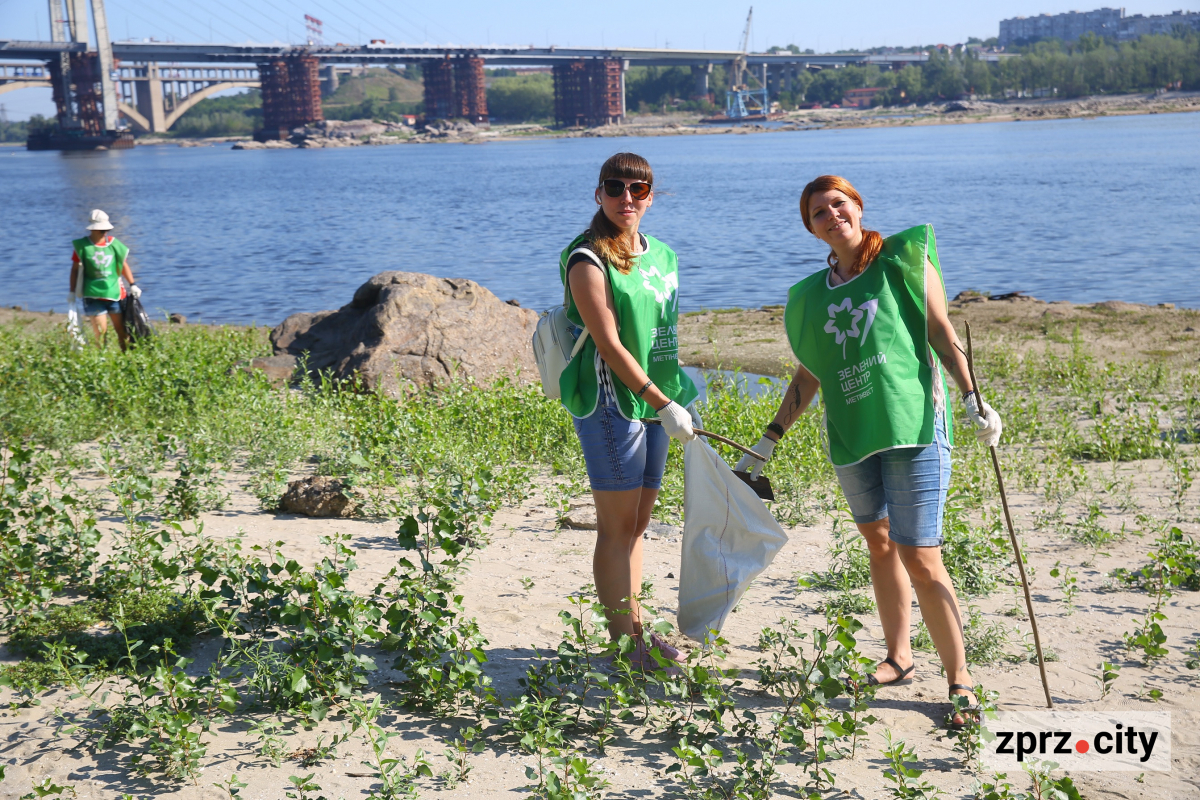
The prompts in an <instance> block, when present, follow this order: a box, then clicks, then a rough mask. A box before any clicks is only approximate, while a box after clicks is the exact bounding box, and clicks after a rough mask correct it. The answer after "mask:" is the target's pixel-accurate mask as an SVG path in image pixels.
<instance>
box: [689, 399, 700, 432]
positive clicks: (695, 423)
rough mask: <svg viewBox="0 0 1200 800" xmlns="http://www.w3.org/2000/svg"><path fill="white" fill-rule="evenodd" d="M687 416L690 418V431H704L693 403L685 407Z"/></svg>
mask: <svg viewBox="0 0 1200 800" xmlns="http://www.w3.org/2000/svg"><path fill="white" fill-rule="evenodd" d="M687 412H688V415H689V416H690V417H691V418H692V430H695V429H696V428H699V429H700V430H704V420H702V419H700V414H699V413H698V412H697V411H696V404H695V402H693V403H692V404H691V405H690V406H688V407H687Z"/></svg>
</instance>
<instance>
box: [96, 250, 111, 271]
mask: <svg viewBox="0 0 1200 800" xmlns="http://www.w3.org/2000/svg"><path fill="white" fill-rule="evenodd" d="M92 260H93V261H95V262H96V266H98V267H100V268H101V269H108V268H109V267H111V266H112V263H113V254H112V253H110V252H108V251H107V250H96V251H94V252H93V253H92Z"/></svg>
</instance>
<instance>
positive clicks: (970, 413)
mask: <svg viewBox="0 0 1200 800" xmlns="http://www.w3.org/2000/svg"><path fill="white" fill-rule="evenodd" d="M963 406H965V407H966V409H967V419H969V420H971V422H972V423H973V424H974V425H975V436H976V437H977V438H978V439H979V441H980V442H982V443H983V445H984V447H995V446H996V445H998V444H999V443H1000V433H1001V431H1003V430H1004V424H1003V423H1002V422H1000V415H999V414H997V413H996V409H994V408H992V407H991V406H989V405H988V404H987V403H984V404H983V408H980V407H979V396H978V395H977V394H975V393H974V392H970V393H969V394H967V395H965V396H964V397H963Z"/></svg>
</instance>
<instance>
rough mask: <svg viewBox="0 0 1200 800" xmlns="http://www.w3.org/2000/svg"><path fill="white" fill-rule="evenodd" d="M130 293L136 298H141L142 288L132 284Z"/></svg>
mask: <svg viewBox="0 0 1200 800" xmlns="http://www.w3.org/2000/svg"><path fill="white" fill-rule="evenodd" d="M129 293H130V294H131V295H133V296H134V297H141V296H142V287H140V286H138V285H137V284H136V283H131V284H129Z"/></svg>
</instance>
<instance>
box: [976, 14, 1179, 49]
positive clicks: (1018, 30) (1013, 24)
mask: <svg viewBox="0 0 1200 800" xmlns="http://www.w3.org/2000/svg"><path fill="white" fill-rule="evenodd" d="M1179 25H1183V26H1187V27H1191V28H1195V29H1196V30H1200V13H1195V12H1191V11H1176V12H1174V13H1172V14H1155V15H1152V16H1143V15H1142V14H1135V15H1133V16H1132V17H1127V16H1125V9H1123V8H1098V9H1096V10H1095V11H1068V12H1067V13H1065V14H1040V15H1038V16H1036V17H1013V18H1012V19H1004V20H1000V46H1001V47H1009V46H1011V45H1015V44H1025V43H1027V42H1035V41H1038V40H1040V39H1061V40H1062V41H1064V42H1074V41H1075V40H1077V39H1079V37H1081V36H1083V35H1084V34H1085V33H1091V34H1094V35H1095V36H1100V37H1103V38H1105V39H1116V40H1118V41H1126V40H1129V39H1136V38H1138V37H1139V36H1146V35H1148V34H1163V33H1171V31H1173V30H1174V29H1175V27H1176V26H1179Z"/></svg>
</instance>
